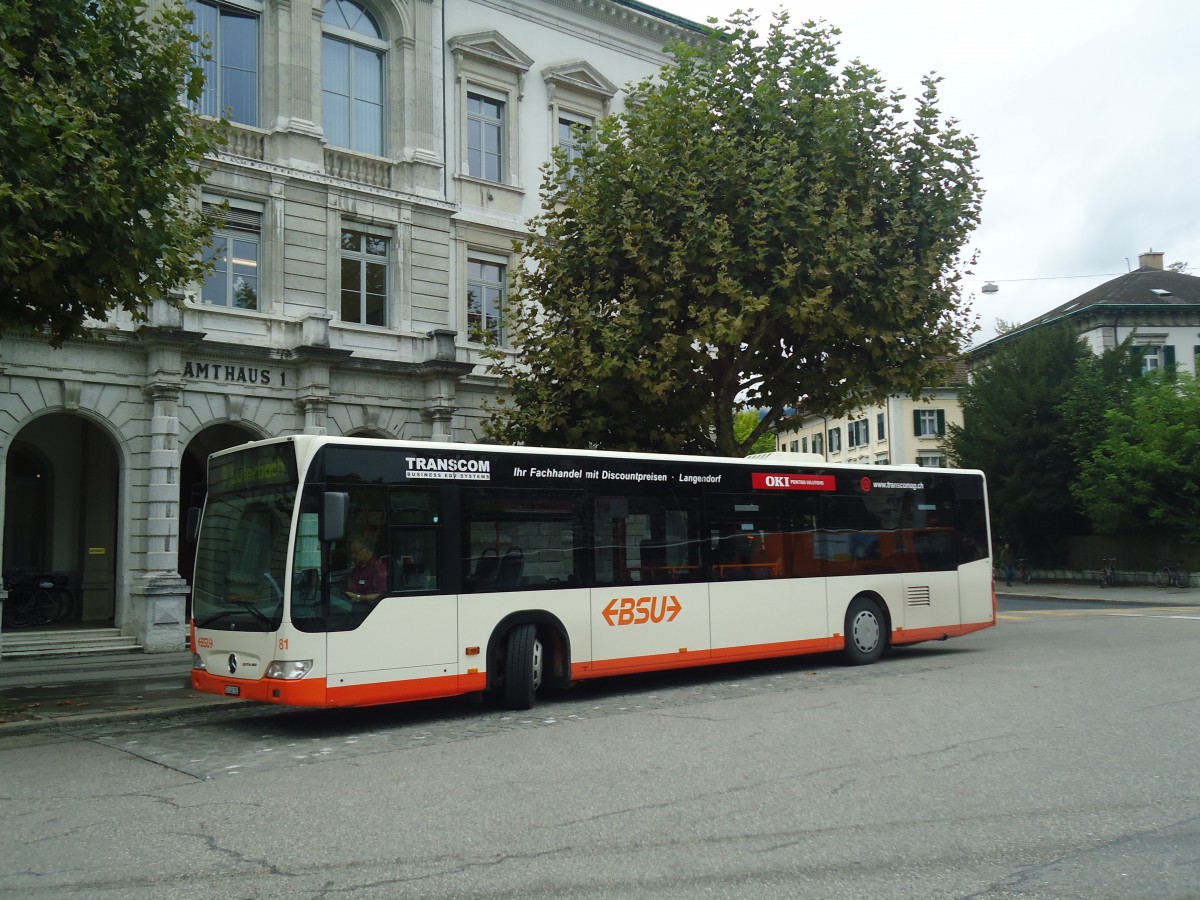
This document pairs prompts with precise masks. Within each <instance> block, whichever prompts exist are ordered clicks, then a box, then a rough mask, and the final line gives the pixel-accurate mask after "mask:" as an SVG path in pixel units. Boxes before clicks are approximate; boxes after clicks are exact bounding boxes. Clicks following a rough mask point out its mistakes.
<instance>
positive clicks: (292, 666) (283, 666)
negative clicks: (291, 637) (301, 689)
mask: <svg viewBox="0 0 1200 900" xmlns="http://www.w3.org/2000/svg"><path fill="white" fill-rule="evenodd" d="M312 667H313V661H312V660H311V659H289V660H284V661H280V660H275V661H274V662H272V663H271V664H270V665H269V666H267V672H266V676H265V677H267V678H279V679H282V680H283V681H295V680H296V679H297V678H303V677H304V676H305V675H307V674H308V673H309V671H310V670H311V669H312Z"/></svg>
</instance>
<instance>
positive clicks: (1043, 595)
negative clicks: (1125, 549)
mask: <svg viewBox="0 0 1200 900" xmlns="http://www.w3.org/2000/svg"><path fill="white" fill-rule="evenodd" d="M996 595H997V596H998V597H1012V598H1014V599H1024V600H1074V601H1078V602H1081V603H1137V604H1139V605H1143V606H1200V588H1157V587H1154V585H1152V584H1118V585H1116V586H1115V587H1108V588H1102V587H1100V585H1099V584H1098V583H1097V582H1095V581H1092V582H1087V581H1036V580H1035V581H1033V582H1030V583H1029V584H1022V583H1021V582H1019V581H1014V582H1013V584H1012V586H1011V587H1006V586H1005V584H1004V581H1003V579H1001V580H1000V581H997V582H996Z"/></svg>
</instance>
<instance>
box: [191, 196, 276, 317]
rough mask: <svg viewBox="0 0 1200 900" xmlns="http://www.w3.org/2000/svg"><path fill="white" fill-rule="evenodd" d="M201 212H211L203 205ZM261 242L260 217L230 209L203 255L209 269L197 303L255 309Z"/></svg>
mask: <svg viewBox="0 0 1200 900" xmlns="http://www.w3.org/2000/svg"><path fill="white" fill-rule="evenodd" d="M205 209H211V207H210V206H209V205H208V204H205ZM261 241H262V213H259V212H254V211H252V210H246V209H236V208H230V209H229V210H228V212H227V213H226V216H225V222H224V224H223V225H222V226H221V227H220V228H219V229H218V230H217V233H216V234H214V235H213V240H212V243H211V244H209V245H208V248H207V249H206V250H205V251H204V261H205V262H206V263H209V264H211V265H212V269H211V271H210V272H209V274H208V277H207V278H206V279H205V281H204V286H203V287H202V288H201V289H200V299H201V301H202V302H204V303H208V304H211V305H212V306H226V307H230V308H232V309H255V310H256V309H258V291H259V285H258V257H259V245H260V243H261Z"/></svg>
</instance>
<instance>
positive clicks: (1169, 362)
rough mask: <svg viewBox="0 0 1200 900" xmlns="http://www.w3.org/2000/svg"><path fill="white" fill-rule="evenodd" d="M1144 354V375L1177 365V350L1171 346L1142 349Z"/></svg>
mask: <svg viewBox="0 0 1200 900" xmlns="http://www.w3.org/2000/svg"><path fill="white" fill-rule="evenodd" d="M1140 349H1141V352H1142V373H1143V374H1146V373H1148V372H1157V371H1159V370H1160V369H1167V368H1170V367H1171V366H1173V365H1175V348H1174V347H1171V346H1151V347H1142V348H1140Z"/></svg>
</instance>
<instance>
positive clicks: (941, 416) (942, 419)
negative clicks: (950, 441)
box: [937, 409, 946, 437]
mask: <svg viewBox="0 0 1200 900" xmlns="http://www.w3.org/2000/svg"><path fill="white" fill-rule="evenodd" d="M937 433H938V437H942V436H943V435H945V433H946V411H945V410H944V409H939V410H938V411H937Z"/></svg>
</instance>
